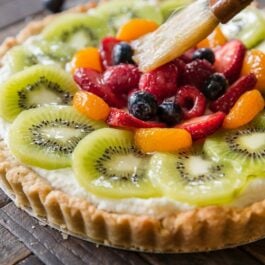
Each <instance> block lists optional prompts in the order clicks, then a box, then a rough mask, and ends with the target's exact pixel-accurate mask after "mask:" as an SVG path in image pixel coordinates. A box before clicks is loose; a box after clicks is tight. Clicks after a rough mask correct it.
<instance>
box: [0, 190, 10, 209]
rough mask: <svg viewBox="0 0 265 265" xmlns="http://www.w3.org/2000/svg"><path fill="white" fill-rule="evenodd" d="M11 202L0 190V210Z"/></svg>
mask: <svg viewBox="0 0 265 265" xmlns="http://www.w3.org/2000/svg"><path fill="white" fill-rule="evenodd" d="M10 201H11V200H10V199H9V198H8V197H7V196H6V195H5V193H4V192H3V191H2V190H1V188H0V208H1V207H3V206H5V205H6V204H8V203H9V202H10Z"/></svg>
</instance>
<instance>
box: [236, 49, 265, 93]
mask: <svg viewBox="0 0 265 265" xmlns="http://www.w3.org/2000/svg"><path fill="white" fill-rule="evenodd" d="M250 73H253V74H255V75H256V77H257V80H258V82H257V84H256V87H255V88H256V89H259V90H260V91H263V92H265V53H264V52H262V51H260V50H250V51H248V52H247V53H246V55H245V58H244V62H243V67H242V71H241V75H246V74H250Z"/></svg>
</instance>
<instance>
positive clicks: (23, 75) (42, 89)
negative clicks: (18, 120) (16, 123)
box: [0, 65, 78, 121]
mask: <svg viewBox="0 0 265 265" xmlns="http://www.w3.org/2000/svg"><path fill="white" fill-rule="evenodd" d="M77 90H78V88H77V86H76V84H75V82H74V81H73V80H72V78H71V77H70V75H69V74H67V73H66V72H65V71H63V70H62V69H60V68H59V67H56V66H44V65H35V66H31V67H29V68H27V69H26V70H24V71H22V72H19V73H17V74H15V75H13V76H12V77H10V79H8V81H7V82H5V83H4V84H3V85H2V86H1V88H0V116H1V117H2V118H4V119H5V120H6V121H13V120H14V119H15V117H16V116H17V115H18V114H19V113H20V112H21V111H23V110H26V109H31V108H37V107H40V106H43V105H47V104H52V105H54V104H57V105H69V104H71V102H72V98H73V95H74V93H75V92H76V91H77Z"/></svg>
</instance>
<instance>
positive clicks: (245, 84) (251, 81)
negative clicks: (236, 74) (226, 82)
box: [210, 74, 257, 113]
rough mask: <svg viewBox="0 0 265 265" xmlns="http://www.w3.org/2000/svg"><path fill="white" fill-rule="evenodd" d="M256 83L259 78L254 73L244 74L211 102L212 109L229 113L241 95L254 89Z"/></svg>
mask: <svg viewBox="0 0 265 265" xmlns="http://www.w3.org/2000/svg"><path fill="white" fill-rule="evenodd" d="M256 83H257V78H256V76H255V75H254V74H249V75H245V76H242V77H241V78H240V79H238V81H236V82H235V83H234V84H233V85H232V86H230V87H229V88H228V90H227V91H226V92H225V94H224V95H223V96H221V97H220V98H218V99H217V100H215V101H213V102H212V103H211V104H210V109H211V110H212V111H214V112H216V111H222V112H224V113H228V112H229V111H230V109H231V108H232V107H233V106H234V105H235V103H236V101H237V100H238V99H239V98H240V96H241V95H242V94H244V93H245V92H246V91H248V90H251V89H254V88H255V86H256Z"/></svg>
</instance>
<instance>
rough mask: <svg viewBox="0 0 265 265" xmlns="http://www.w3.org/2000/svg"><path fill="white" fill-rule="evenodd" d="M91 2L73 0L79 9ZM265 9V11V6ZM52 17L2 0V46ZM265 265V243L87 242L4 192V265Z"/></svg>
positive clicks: (0, 240)
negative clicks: (222, 246)
mask: <svg viewBox="0 0 265 265" xmlns="http://www.w3.org/2000/svg"><path fill="white" fill-rule="evenodd" d="M82 2H86V0H83V1H82V0H68V1H67V6H68V7H69V6H73V5H75V4H77V3H82ZM262 3H263V4H265V1H264V0H262ZM264 6H265V5H264ZM47 14H48V11H45V10H43V8H42V5H41V1H40V0H0V42H2V41H3V40H4V38H6V37H7V36H12V35H15V34H16V33H17V32H18V31H19V30H20V29H21V28H23V27H24V26H25V24H26V23H28V21H29V20H32V19H37V18H41V17H43V16H45V15H47ZM12 264H19V265H22V264H23V265H42V264H47V265H85V264H86V265H87V264H89V265H98V264H100V265H190V264H192V265H262V264H263V265H265V240H261V241H258V242H256V243H253V244H249V245H246V246H244V247H238V248H234V249H228V250H221V251H214V252H210V253H199V254H175V255H172V254H171V255H167V254H147V253H138V252H130V251H125V250H117V249H112V248H108V247H103V246H97V245H95V244H93V243H89V242H86V241H82V240H80V239H77V238H73V237H71V236H69V237H66V236H65V235H62V234H61V233H60V232H58V231H56V230H54V229H52V228H50V227H48V226H44V225H43V224H41V223H40V222H39V221H38V220H36V219H35V218H33V217H31V216H29V215H28V214H27V213H26V212H24V211H21V210H20V209H18V208H17V207H16V206H15V205H14V203H13V202H11V201H10V199H9V198H8V197H7V196H6V195H5V194H4V193H3V192H2V191H0V265H12Z"/></svg>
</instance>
